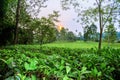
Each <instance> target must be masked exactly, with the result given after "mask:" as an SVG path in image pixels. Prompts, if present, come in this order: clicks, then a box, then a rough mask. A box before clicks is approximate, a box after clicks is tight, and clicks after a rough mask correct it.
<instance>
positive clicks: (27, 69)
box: [0, 45, 120, 80]
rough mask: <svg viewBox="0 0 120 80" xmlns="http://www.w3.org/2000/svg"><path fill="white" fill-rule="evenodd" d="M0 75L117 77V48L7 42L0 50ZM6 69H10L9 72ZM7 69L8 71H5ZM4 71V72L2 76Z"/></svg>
mask: <svg viewBox="0 0 120 80" xmlns="http://www.w3.org/2000/svg"><path fill="white" fill-rule="evenodd" d="M0 60H2V61H3V62H4V64H5V65H4V66H7V67H4V66H3V63H0V65H2V66H0V70H1V69H3V68H4V69H3V70H8V68H9V70H8V71H6V73H4V75H3V74H2V72H3V71H0V79H6V80H11V79H18V80H19V79H20V80H30V79H31V80H119V79H120V77H119V75H120V63H119V62H120V49H113V48H103V49H102V50H101V53H98V51H97V49H96V48H91V49H69V48H58V47H41V48H40V47H37V46H36V47H32V46H19V45H18V46H9V47H6V48H5V49H2V50H0ZM9 71H10V72H9ZM8 73H9V74H8ZM6 75H7V76H6Z"/></svg>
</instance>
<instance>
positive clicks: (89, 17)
mask: <svg viewBox="0 0 120 80" xmlns="http://www.w3.org/2000/svg"><path fill="white" fill-rule="evenodd" d="M84 1H85V0H84ZM88 1H89V0H88ZM79 2H80V1H77V0H62V4H63V8H64V7H65V8H64V9H69V8H66V5H70V4H72V5H73V6H74V8H75V10H76V12H77V13H78V16H80V18H81V15H82V17H83V18H81V20H82V21H83V22H82V23H84V22H85V24H89V23H90V22H91V21H94V22H95V21H98V22H99V29H100V30H99V31H100V36H99V37H100V38H99V44H98V49H99V50H100V49H101V43H102V33H103V29H104V27H105V26H106V24H107V22H108V20H109V19H110V18H113V17H114V16H112V13H115V10H118V5H115V4H116V0H94V1H93V2H95V3H94V5H92V4H91V5H92V7H90V8H88V9H81V7H80V3H81V2H80V3H79ZM93 6H94V7H93ZM67 7H68V6H67ZM82 7H83V6H82ZM118 11H119V10H118ZM114 18H115V17H114Z"/></svg>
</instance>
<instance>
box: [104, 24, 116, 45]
mask: <svg viewBox="0 0 120 80" xmlns="http://www.w3.org/2000/svg"><path fill="white" fill-rule="evenodd" d="M116 39H117V32H116V29H115V27H114V25H113V24H110V25H108V26H107V27H106V29H105V40H106V41H107V42H108V43H114V42H115V41H116Z"/></svg>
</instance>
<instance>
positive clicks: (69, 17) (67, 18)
mask: <svg viewBox="0 0 120 80" xmlns="http://www.w3.org/2000/svg"><path fill="white" fill-rule="evenodd" d="M79 1H80V0H79ZM94 1H95V0H92V1H91V2H84V1H82V2H83V3H82V2H81V3H80V5H81V6H83V7H86V8H87V7H90V6H92V4H93V3H94ZM45 5H47V7H46V8H42V9H41V12H40V13H39V15H38V16H39V17H42V16H45V17H47V16H48V14H51V13H53V11H54V10H55V11H59V14H60V17H59V18H58V19H59V20H60V22H59V23H57V25H61V26H63V27H65V28H68V29H69V31H73V32H74V33H76V35H77V34H78V32H82V33H83V28H82V26H81V25H80V23H77V22H76V21H74V19H76V18H77V14H76V13H75V11H74V9H73V8H71V9H69V10H67V11H64V10H62V7H61V4H60V0H48V1H47V2H46V3H45ZM76 30H77V32H76ZM98 31H99V30H98Z"/></svg>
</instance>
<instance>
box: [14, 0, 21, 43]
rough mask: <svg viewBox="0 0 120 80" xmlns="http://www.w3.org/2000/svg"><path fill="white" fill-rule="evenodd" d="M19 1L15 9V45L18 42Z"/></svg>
mask: <svg viewBox="0 0 120 80" xmlns="http://www.w3.org/2000/svg"><path fill="white" fill-rule="evenodd" d="M20 1H21V0H18V2H17V9H16V23H15V33H14V44H17V41H18V24H19V15H20Z"/></svg>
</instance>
